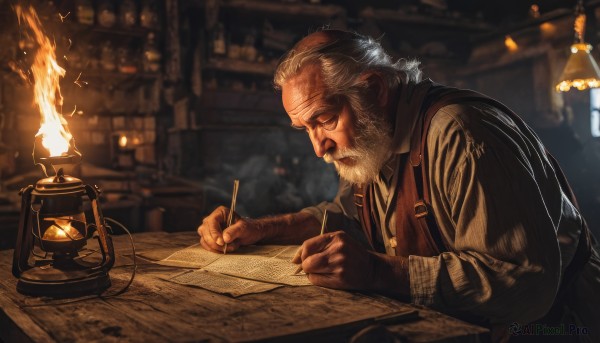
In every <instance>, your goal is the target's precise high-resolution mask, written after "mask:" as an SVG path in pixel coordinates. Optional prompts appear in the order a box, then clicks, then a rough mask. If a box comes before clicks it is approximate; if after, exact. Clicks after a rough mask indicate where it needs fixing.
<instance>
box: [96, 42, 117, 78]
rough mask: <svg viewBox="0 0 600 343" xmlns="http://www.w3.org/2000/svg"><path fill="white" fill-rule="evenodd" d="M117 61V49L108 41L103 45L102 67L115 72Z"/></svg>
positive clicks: (101, 54)
mask: <svg viewBox="0 0 600 343" xmlns="http://www.w3.org/2000/svg"><path fill="white" fill-rule="evenodd" d="M115 60H116V55H115V49H114V47H113V46H112V44H111V43H110V41H106V42H105V43H104V44H103V45H102V51H101V53H100V66H101V67H102V69H104V70H106V71H114V70H115V69H116V68H117V64H116V62H115Z"/></svg>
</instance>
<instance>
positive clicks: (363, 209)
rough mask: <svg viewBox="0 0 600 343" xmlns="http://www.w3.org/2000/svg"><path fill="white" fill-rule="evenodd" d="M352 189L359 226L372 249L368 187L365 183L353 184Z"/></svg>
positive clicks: (373, 245)
mask: <svg viewBox="0 0 600 343" xmlns="http://www.w3.org/2000/svg"><path fill="white" fill-rule="evenodd" d="M352 189H353V191H354V205H356V212H358V218H359V219H360V226H361V227H362V229H363V231H364V233H365V236H366V237H367V241H368V242H369V245H370V246H371V249H374V247H375V244H374V242H373V225H372V224H373V223H372V220H371V214H370V213H369V211H370V209H369V203H368V196H367V189H368V187H367V186H366V185H357V184H353V185H352Z"/></svg>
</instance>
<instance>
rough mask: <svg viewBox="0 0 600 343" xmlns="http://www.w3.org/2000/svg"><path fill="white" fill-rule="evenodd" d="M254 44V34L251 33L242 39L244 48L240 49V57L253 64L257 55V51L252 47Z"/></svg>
mask: <svg viewBox="0 0 600 343" xmlns="http://www.w3.org/2000/svg"><path fill="white" fill-rule="evenodd" d="M255 42H256V33H254V32H251V33H249V34H247V35H246V37H245V38H244V46H243V47H242V56H243V57H244V59H245V60H247V61H250V62H254V61H256V56H257V55H258V51H257V50H256V47H255V46H254V43H255Z"/></svg>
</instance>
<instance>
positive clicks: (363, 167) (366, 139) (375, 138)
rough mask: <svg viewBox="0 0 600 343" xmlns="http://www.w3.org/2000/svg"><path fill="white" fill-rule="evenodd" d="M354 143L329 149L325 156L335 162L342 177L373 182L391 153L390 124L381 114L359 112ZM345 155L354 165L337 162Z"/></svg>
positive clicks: (352, 181) (350, 180) (359, 181)
mask: <svg viewBox="0 0 600 343" xmlns="http://www.w3.org/2000/svg"><path fill="white" fill-rule="evenodd" d="M356 115H357V119H359V120H357V124H356V132H357V133H358V134H357V136H356V137H355V140H354V147H352V148H347V149H344V150H336V151H334V152H333V153H326V154H325V156H323V159H324V160H325V162H327V163H333V164H334V166H335V168H336V170H337V171H338V173H339V174H340V177H341V178H343V179H344V180H346V181H348V182H351V183H355V184H366V183H370V182H372V181H373V180H374V179H375V178H376V177H377V175H378V174H379V171H380V170H381V168H382V167H383V165H384V164H385V162H386V161H387V160H388V159H389V158H390V156H391V150H392V149H391V147H392V136H391V127H390V126H389V124H388V123H386V122H385V121H384V120H383V119H381V118H380V117H376V116H375V115H372V114H368V113H357V114H356ZM344 157H349V158H352V159H353V160H354V161H355V163H356V164H355V165H352V166H349V165H345V164H343V163H340V162H338V161H337V160H339V159H342V158H344Z"/></svg>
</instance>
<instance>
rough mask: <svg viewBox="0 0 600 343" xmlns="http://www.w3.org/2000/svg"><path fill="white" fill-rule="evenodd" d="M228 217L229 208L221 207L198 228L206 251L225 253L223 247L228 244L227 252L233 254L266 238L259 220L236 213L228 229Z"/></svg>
mask: <svg viewBox="0 0 600 343" xmlns="http://www.w3.org/2000/svg"><path fill="white" fill-rule="evenodd" d="M228 215H229V208H227V207H225V206H219V207H217V208H216V209H215V210H214V211H213V212H212V213H211V214H210V215H208V216H207V217H206V218H204V220H202V224H200V226H199V227H198V235H200V244H201V245H202V247H203V248H204V249H206V250H209V251H213V252H218V253H223V246H224V245H225V243H227V252H231V251H235V250H236V249H237V248H239V247H240V246H242V245H250V244H254V243H256V242H258V241H260V240H261V239H263V238H264V235H265V232H264V230H261V228H260V225H259V221H258V220H256V219H250V218H241V217H240V216H239V215H237V214H236V213H234V216H233V218H234V219H233V224H231V226H230V227H228V228H226V227H225V226H226V225H227V216H228Z"/></svg>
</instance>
